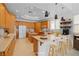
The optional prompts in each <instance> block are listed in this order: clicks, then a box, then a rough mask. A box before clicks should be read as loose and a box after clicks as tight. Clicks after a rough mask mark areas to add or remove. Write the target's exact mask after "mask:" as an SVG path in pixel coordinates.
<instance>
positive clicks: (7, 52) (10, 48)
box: [0, 39, 15, 56]
mask: <svg viewBox="0 0 79 59" xmlns="http://www.w3.org/2000/svg"><path fill="white" fill-rule="evenodd" d="M14 47H15V40H14V39H13V40H12V42H11V43H10V45H9V46H8V47H7V48H6V50H5V51H3V52H0V56H11V55H13V51H14Z"/></svg>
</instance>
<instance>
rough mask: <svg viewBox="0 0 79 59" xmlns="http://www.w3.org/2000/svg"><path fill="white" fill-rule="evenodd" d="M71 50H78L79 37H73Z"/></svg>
mask: <svg viewBox="0 0 79 59" xmlns="http://www.w3.org/2000/svg"><path fill="white" fill-rule="evenodd" d="M73 48H74V49H76V50H79V35H75V36H74V41H73Z"/></svg>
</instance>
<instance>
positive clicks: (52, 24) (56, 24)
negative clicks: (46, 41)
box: [49, 19, 60, 30]
mask: <svg viewBox="0 0 79 59" xmlns="http://www.w3.org/2000/svg"><path fill="white" fill-rule="evenodd" d="M49 24H50V30H56V29H60V20H59V19H56V20H52V21H50V22H49Z"/></svg>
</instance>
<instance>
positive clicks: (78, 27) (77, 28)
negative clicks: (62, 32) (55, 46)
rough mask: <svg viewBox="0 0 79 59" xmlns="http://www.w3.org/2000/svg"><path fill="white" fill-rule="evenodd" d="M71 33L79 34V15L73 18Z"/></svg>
mask: <svg viewBox="0 0 79 59" xmlns="http://www.w3.org/2000/svg"><path fill="white" fill-rule="evenodd" d="M73 32H74V33H79V15H76V16H74V20H73Z"/></svg>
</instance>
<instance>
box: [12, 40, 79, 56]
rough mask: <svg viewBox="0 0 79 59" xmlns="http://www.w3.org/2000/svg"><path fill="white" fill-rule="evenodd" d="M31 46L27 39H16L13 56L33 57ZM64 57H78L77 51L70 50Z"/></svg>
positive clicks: (78, 52)
mask: <svg viewBox="0 0 79 59" xmlns="http://www.w3.org/2000/svg"><path fill="white" fill-rule="evenodd" d="M32 49H33V46H32V44H31V43H30V42H29V41H28V39H17V41H16V46H15V49H14V53H13V56H35V54H34V52H33V50H32ZM65 56H79V51H77V50H74V49H72V50H71V51H70V52H68V53H67V54H66V55H65Z"/></svg>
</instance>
